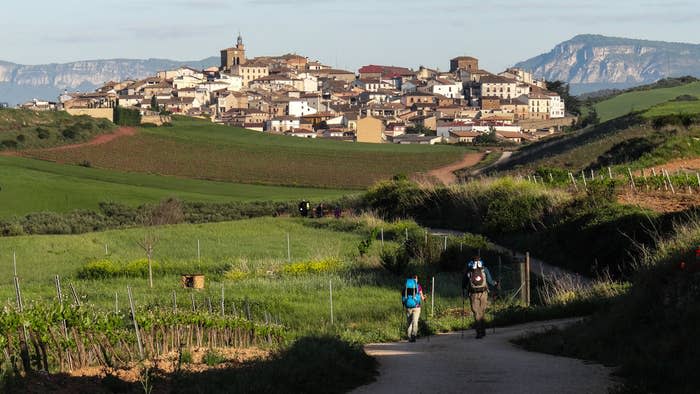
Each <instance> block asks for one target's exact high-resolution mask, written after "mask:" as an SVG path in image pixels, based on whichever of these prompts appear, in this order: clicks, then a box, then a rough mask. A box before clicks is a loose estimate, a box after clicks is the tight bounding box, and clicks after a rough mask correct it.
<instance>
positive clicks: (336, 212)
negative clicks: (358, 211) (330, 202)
mask: <svg viewBox="0 0 700 394" xmlns="http://www.w3.org/2000/svg"><path fill="white" fill-rule="evenodd" d="M342 214H343V211H342V210H341V209H340V205H336V206H335V209H334V210H333V215H334V216H335V218H336V219H340V216H341V215H342Z"/></svg>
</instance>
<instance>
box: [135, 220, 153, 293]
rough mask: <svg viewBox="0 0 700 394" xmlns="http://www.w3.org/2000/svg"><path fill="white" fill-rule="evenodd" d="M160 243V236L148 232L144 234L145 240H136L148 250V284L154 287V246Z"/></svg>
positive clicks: (142, 247)
mask: <svg viewBox="0 0 700 394" xmlns="http://www.w3.org/2000/svg"><path fill="white" fill-rule="evenodd" d="M157 243H158V237H157V236H156V235H155V234H153V233H146V234H145V235H144V236H143V241H136V244H137V245H139V246H140V247H141V249H143V251H144V252H146V257H147V258H148V286H150V287H151V288H153V266H152V261H153V248H154V247H155V245H156V244H157Z"/></svg>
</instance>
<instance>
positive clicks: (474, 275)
mask: <svg viewBox="0 0 700 394" xmlns="http://www.w3.org/2000/svg"><path fill="white" fill-rule="evenodd" d="M489 285H491V286H494V287H495V286H498V282H496V281H494V280H493V278H492V277H491V273H490V272H489V269H488V268H486V266H485V265H484V262H483V261H481V258H480V257H479V256H474V258H473V259H472V260H471V261H469V262H468V263H467V267H466V271H465V272H464V278H463V280H462V292H463V294H462V297H464V296H465V294H464V293H466V294H468V295H469V303H470V306H471V309H472V314H473V315H474V328H475V330H476V338H477V339H481V338H483V337H484V336H486V323H485V322H484V314H485V313H486V308H487V307H488V305H489Z"/></svg>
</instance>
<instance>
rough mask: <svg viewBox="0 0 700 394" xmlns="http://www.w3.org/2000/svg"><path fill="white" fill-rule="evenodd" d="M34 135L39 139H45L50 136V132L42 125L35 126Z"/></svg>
mask: <svg viewBox="0 0 700 394" xmlns="http://www.w3.org/2000/svg"><path fill="white" fill-rule="evenodd" d="M36 136H37V137H38V138H39V139H40V140H45V139H47V138H49V137H50V136H51V134H50V133H49V131H48V130H46V129H45V128H43V127H37V128H36Z"/></svg>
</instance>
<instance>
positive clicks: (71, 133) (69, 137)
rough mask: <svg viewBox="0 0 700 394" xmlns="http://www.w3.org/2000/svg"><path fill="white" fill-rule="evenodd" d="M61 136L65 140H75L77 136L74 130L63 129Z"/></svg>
mask: <svg viewBox="0 0 700 394" xmlns="http://www.w3.org/2000/svg"><path fill="white" fill-rule="evenodd" d="M61 135H62V136H63V138H65V139H67V140H73V139H75V137H77V136H78V132H77V131H75V130H74V129H64V130H63V131H61Z"/></svg>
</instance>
